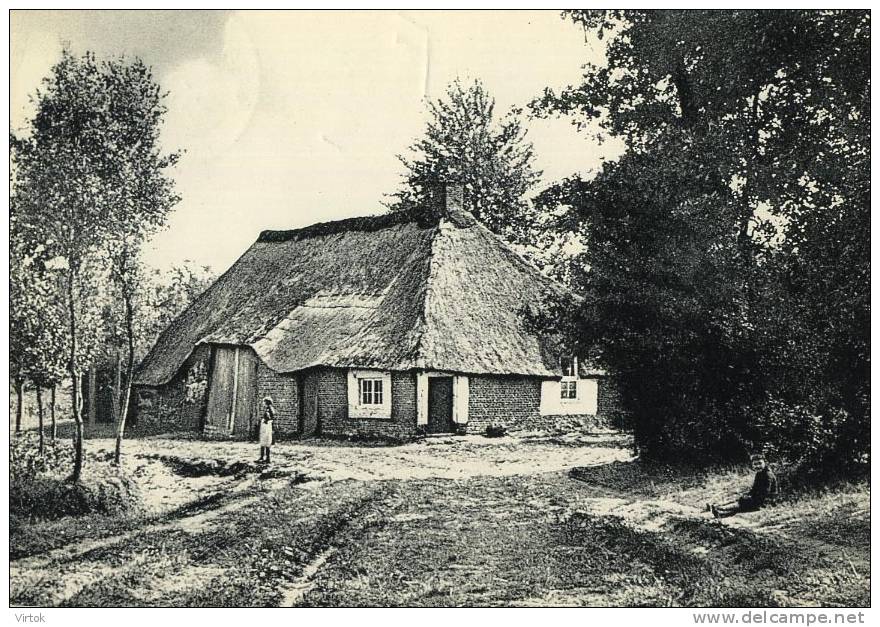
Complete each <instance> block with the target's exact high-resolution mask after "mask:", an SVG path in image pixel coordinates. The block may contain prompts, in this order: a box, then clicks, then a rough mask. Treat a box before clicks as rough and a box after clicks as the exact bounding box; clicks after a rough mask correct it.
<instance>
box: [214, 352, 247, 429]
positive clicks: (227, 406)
mask: <svg viewBox="0 0 880 627" xmlns="http://www.w3.org/2000/svg"><path fill="white" fill-rule="evenodd" d="M256 393H257V362H256V356H255V355H254V353H253V351H252V350H251V349H250V348H246V347H237V346H216V347H214V367H213V368H212V370H211V384H210V387H209V390H208V412H207V415H206V417H205V431H206V432H209V433H214V434H218V435H229V434H233V433H234V434H235V435H242V436H247V435H248V434H249V433H250V430H251V419H252V417H253V413H254V406H255V403H256Z"/></svg>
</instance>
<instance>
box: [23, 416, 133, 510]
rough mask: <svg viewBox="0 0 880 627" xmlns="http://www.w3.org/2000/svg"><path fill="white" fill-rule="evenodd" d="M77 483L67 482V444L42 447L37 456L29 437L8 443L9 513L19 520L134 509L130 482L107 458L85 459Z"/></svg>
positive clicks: (70, 457) (33, 440)
mask: <svg viewBox="0 0 880 627" xmlns="http://www.w3.org/2000/svg"><path fill="white" fill-rule="evenodd" d="M86 461H87V465H86V469H85V470H84V472H83V479H82V481H81V482H80V483H77V484H73V483H70V482H69V481H68V480H67V478H68V477H69V475H70V473H71V470H72V469H73V450H72V447H71V446H69V444H68V443H67V442H63V443H62V442H58V443H56V444H55V445H54V446H53V445H51V444H48V443H47V445H46V447H45V453H44V455H43V456H40V455H39V451H38V447H37V436H36V434H34V433H27V434H22V435H19V436H17V437H14V438H13V440H12V442H11V443H10V460H9V467H10V474H9V514H10V516H11V517H13V518H17V519H22V520H52V519H56V518H62V517H64V516H82V515H84V514H90V513H97V514H117V513H121V512H124V511H129V510H131V509H134V508H136V507H137V506H138V504H139V501H140V498H139V493H138V490H137V486H136V484H135V483H134V482H133V481H132V480H130V479H128V478H127V477H125V476H122V475H120V474H119V469H118V468H116V467H114V466H111V465H110V463H109V460H108V458H107V456H103V457H98V456H96V455H89V456H87V460H86Z"/></svg>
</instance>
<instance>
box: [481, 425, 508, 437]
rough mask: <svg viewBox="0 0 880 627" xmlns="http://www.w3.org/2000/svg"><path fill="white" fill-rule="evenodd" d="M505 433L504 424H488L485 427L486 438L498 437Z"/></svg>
mask: <svg viewBox="0 0 880 627" xmlns="http://www.w3.org/2000/svg"><path fill="white" fill-rule="evenodd" d="M505 435H507V429H506V428H505V427H504V425H489V426H488V427H486V437H487V438H500V437H503V436H505Z"/></svg>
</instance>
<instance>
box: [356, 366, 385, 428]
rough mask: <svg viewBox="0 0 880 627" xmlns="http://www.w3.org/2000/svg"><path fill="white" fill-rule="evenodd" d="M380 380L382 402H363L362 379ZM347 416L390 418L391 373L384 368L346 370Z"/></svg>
mask: <svg viewBox="0 0 880 627" xmlns="http://www.w3.org/2000/svg"><path fill="white" fill-rule="evenodd" d="M367 380H372V381H381V382H382V402H381V403H363V397H362V395H361V389H362V384H361V382H362V381H367ZM348 416H349V418H375V419H380V420H391V373H390V372H388V371H384V370H349V371H348Z"/></svg>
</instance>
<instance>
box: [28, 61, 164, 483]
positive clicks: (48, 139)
mask: <svg viewBox="0 0 880 627" xmlns="http://www.w3.org/2000/svg"><path fill="white" fill-rule="evenodd" d="M163 99H164V94H163V93H162V92H161V91H160V89H159V87H158V85H157V84H156V83H155V81H154V80H153V78H152V75H151V74H150V71H149V69H148V68H147V67H146V66H145V65H144V64H143V62H142V61H140V60H138V59H134V60H132V61H127V60H125V59H116V60H109V61H102V62H99V61H98V60H97V59H96V57H95V56H94V55H93V54H91V53H86V54H85V55H84V56H82V57H76V56H74V55H72V54H71V53H69V52H67V51H65V52H64V53H63V54H62V57H61V60H60V61H59V62H58V63H57V64H56V65H55V66H54V67H53V68H52V70H51V73H50V75H49V76H48V77H47V78H46V79H44V81H43V86H42V88H41V89H40V90H39V91H38V92H37V94H36V97H35V101H36V105H37V111H36V115H35V117H34V118H33V120H31V121H30V124H29V128H28V129H27V131H28V132H27V133H25V134H22V136H21V137H19V138H17V139H16V151H17V154H18V157H17V159H18V172H17V177H18V181H17V189H16V195H17V197H19V198H20V199H21V202H22V205H23V211H22V213H23V215H25V216H26V217H27V227H28V229H27V230H28V232H29V233H30V239H31V241H38V242H41V245H42V246H44V247H45V248H46V250H47V251H48V252H49V253H50V256H54V257H57V258H58V259H60V260H61V263H62V264H63V268H64V273H65V296H66V298H65V300H66V305H67V326H68V328H69V337H70V341H69V360H68V371H69V376H70V378H71V381H72V390H73V394H72V400H71V402H72V409H73V417H74V422H75V425H76V436H75V438H74V448H75V456H74V468H73V474H72V480H73V481H79V479H80V476H81V472H82V460H83V454H82V453H83V443H82V414H81V410H82V399H81V398H80V380H81V373H82V370H83V367H84V366H85V365H86V364H87V363H88V362H89V357H90V355H89V352H90V351H89V348H90V347H88V346H84V345H83V343H84V342H83V340H84V339H85V336H86V334H87V331H88V330H89V329H90V328H91V329H93V328H96V327H97V326H98V325H96V324H95V325H94V326H92V325H91V324H84V323H85V322H86V321H85V320H84V319H83V316H89V317H90V318H93V319H94V318H97V316H98V315H99V312H98V311H96V309H97V307H96V305H97V303H95V302H94V301H93V300H92V299H91V297H92V296H94V295H95V294H96V293H97V291H98V286H99V284H100V280H101V276H102V271H103V269H104V266H105V261H106V259H107V258H110V260H111V261H113V260H114V259H115V258H116V256H117V255H123V256H125V257H126V258H129V259H130V258H134V257H136V254H137V244H138V242H140V241H141V240H142V234H143V233H145V232H149V230H150V229H152V228H155V227H157V226H158V225H160V224H162V222H163V221H164V218H165V215H166V214H167V211H168V209H169V207H170V206H171V205H173V204H174V202H176V197H175V196H174V194H173V191H172V183H171V181H170V180H169V179H168V178H167V176H166V175H165V170H166V169H167V168H169V167H170V166H172V165H173V164H174V163H175V161H176V159H177V155H176V154H162V152H161V150H160V147H159V145H158V133H159V129H160V126H161V122H162V119H163V116H164V113H165V107H164V104H163ZM120 251H125V252H124V253H123V252H120ZM90 322H91V323H93V322H94V320H91V321H90Z"/></svg>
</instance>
